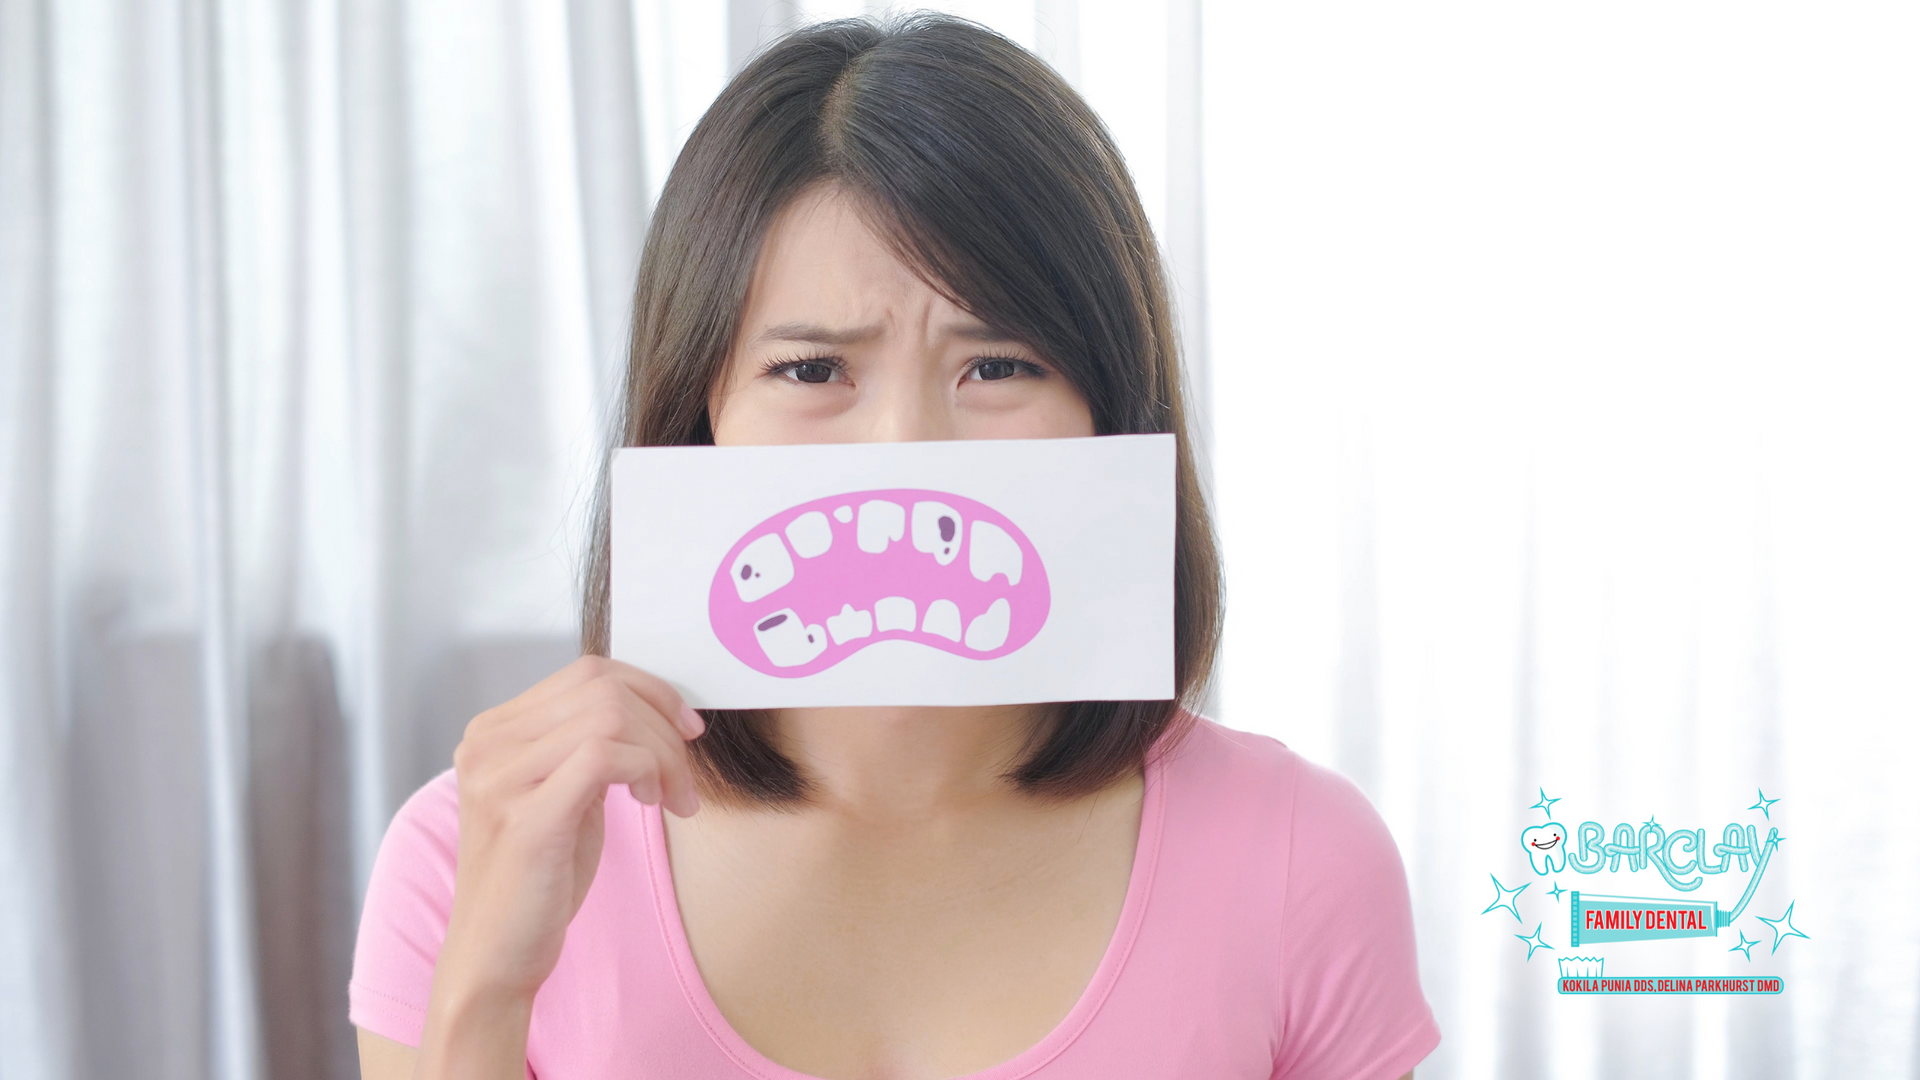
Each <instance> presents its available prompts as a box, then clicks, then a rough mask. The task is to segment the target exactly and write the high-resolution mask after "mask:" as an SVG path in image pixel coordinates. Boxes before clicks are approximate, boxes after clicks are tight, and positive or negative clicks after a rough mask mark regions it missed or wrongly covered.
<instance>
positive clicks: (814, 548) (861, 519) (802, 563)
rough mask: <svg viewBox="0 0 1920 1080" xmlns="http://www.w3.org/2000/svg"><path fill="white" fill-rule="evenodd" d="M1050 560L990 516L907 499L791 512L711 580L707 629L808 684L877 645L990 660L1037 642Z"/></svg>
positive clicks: (756, 531)
mask: <svg viewBox="0 0 1920 1080" xmlns="http://www.w3.org/2000/svg"><path fill="white" fill-rule="evenodd" d="M1052 596H1053V594H1052V591H1051V590H1050V589H1049V588H1048V586H1047V570H1046V567H1044V566H1042V565H1041V563H1040V553H1039V552H1038V551H1035V550H1034V547H1033V543H1032V542H1031V541H1029V540H1028V539H1027V537H1026V534H1025V533H1023V532H1021V531H1020V529H1019V527H1018V526H1016V525H1014V523H1013V522H1011V521H1009V520H1007V518H1006V516H1005V515H1004V514H1001V513H1000V512H999V511H997V510H994V509H993V508H992V507H990V506H986V505H983V504H981V503H978V502H975V501H974V500H972V499H968V498H963V497H961V496H959V495H951V494H947V493H945V492H940V491H919V490H915V489H911V488H888V489H885V490H880V491H857V492H852V493H849V494H846V495H834V496H831V497H829V498H825V499H815V500H813V501H812V502H808V503H802V504H800V505H799V506H795V507H792V508H791V509H787V510H782V511H781V512H780V513H778V514H775V515H773V516H772V517H770V518H768V519H767V520H765V521H763V522H761V523H760V524H759V525H756V526H754V528H753V529H751V530H749V531H748V533H747V535H746V536H744V537H742V538H741V539H740V540H739V542H738V543H736V544H734V545H733V549H732V550H731V551H728V552H727V557H726V558H725V559H722V560H721V562H720V566H719V568H718V569H717V570H715V571H714V575H713V586H712V588H711V589H710V590H709V591H708V597H707V617H708V619H709V620H710V621H711V622H712V624H713V632H714V634H715V635H716V636H718V637H719V639H720V643H721V644H722V645H725V646H726V647H727V651H728V652H730V653H732V654H733V655H734V656H735V657H737V658H739V660H740V661H741V662H742V663H744V664H746V665H747V666H748V667H750V668H752V669H754V670H755V671H759V672H763V673H765V674H768V675H778V676H780V677H782V678H798V677H800V676H804V675H812V674H814V673H816V672H820V671H825V670H826V669H828V668H830V667H832V666H834V665H835V664H838V663H839V662H840V661H842V660H845V659H846V658H847V657H849V656H852V655H853V654H854V653H856V652H859V651H860V650H861V649H864V648H866V647H867V646H868V645H871V644H873V643H874V642H876V641H886V640H889V639H894V638H897V639H900V640H904V641H917V642H919V643H920V644H922V645H931V646H933V647H934V648H936V649H944V650H946V651H947V652H950V653H954V654H956V655H959V656H968V657H973V658H975V659H979V660H990V659H992V658H994V657H996V656H1005V655H1006V654H1008V653H1010V652H1013V651H1014V650H1015V649H1018V648H1020V647H1021V646H1023V645H1025V644H1026V643H1027V642H1029V641H1032V640H1033V637H1034V635H1035V634H1038V633H1039V632H1040V627H1041V626H1043V625H1045V623H1046V621H1047V611H1048V608H1049V606H1050V605H1051V603H1052Z"/></svg>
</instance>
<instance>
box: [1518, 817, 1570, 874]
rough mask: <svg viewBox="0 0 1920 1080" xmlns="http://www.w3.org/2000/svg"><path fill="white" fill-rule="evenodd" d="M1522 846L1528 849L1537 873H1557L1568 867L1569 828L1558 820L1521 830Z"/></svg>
mask: <svg viewBox="0 0 1920 1080" xmlns="http://www.w3.org/2000/svg"><path fill="white" fill-rule="evenodd" d="M1520 846H1521V847H1523V848H1526V849H1527V861H1528V862H1530V863H1532V864H1533V872H1534V873H1536V874H1540V875H1542V876H1545V875H1546V874H1548V873H1555V874H1557V873H1560V872H1561V871H1563V870H1565V869H1566V868H1567V830H1566V829H1565V828H1564V827H1562V826H1561V824H1560V823H1559V822H1557V821H1549V822H1547V823H1546V824H1545V825H1537V826H1535V827H1533V828H1531V829H1523V830H1521V833H1520Z"/></svg>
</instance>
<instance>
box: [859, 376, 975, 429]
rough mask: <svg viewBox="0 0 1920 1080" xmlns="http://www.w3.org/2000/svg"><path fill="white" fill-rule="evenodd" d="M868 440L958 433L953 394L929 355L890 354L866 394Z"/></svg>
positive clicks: (863, 406)
mask: <svg viewBox="0 0 1920 1080" xmlns="http://www.w3.org/2000/svg"><path fill="white" fill-rule="evenodd" d="M860 408H861V410H862V411H863V412H865V413H866V415H865V417H864V418H863V419H864V423H863V424H862V428H863V437H864V441H867V442H923V441H927V440H933V439H951V438H953V437H954V432H955V425H954V416H953V395H951V394H948V393H946V386H945V385H944V383H943V382H942V380H941V376H940V375H939V373H938V367H937V364H936V361H935V359H934V358H932V357H925V356H899V357H893V358H890V362H888V363H887V364H885V365H883V366H882V368H881V372H880V373H879V374H878V375H877V376H876V377H875V378H874V379H873V381H872V383H871V384H870V393H869V394H867V395H863V397H862V400H861V402H860Z"/></svg>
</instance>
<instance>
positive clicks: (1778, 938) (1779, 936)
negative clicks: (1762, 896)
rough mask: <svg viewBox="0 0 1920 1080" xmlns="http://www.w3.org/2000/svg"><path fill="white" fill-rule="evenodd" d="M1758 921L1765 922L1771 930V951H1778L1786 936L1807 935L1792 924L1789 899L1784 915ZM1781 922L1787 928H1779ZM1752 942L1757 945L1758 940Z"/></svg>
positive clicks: (1791, 905) (1791, 907)
mask: <svg viewBox="0 0 1920 1080" xmlns="http://www.w3.org/2000/svg"><path fill="white" fill-rule="evenodd" d="M1760 921H1761V922H1763V923H1766V924H1767V928H1768V929H1770V930H1772V931H1773V952H1779V951H1780V943H1781V942H1782V941H1785V940H1786V939H1787V938H1790V937H1797V938H1803V937H1807V935H1805V934H1803V933H1801V932H1800V931H1799V929H1798V928H1796V927H1795V926H1794V925H1793V903H1792V902H1791V901H1789V902H1788V903H1787V913H1786V914H1785V915H1782V916H1780V917H1779V918H1777V919H1761V920H1760ZM1781 923H1785V924H1786V926H1787V928H1786V929H1785V930H1782V929H1780V924H1781ZM1807 940H1808V941H1812V940H1813V939H1812V938H1807ZM1754 944H1756V945H1758V944H1759V942H1757V941H1756V942H1754Z"/></svg>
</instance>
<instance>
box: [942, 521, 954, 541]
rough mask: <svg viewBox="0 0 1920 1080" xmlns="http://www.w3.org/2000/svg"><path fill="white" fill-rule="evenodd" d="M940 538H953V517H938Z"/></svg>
mask: <svg viewBox="0 0 1920 1080" xmlns="http://www.w3.org/2000/svg"><path fill="white" fill-rule="evenodd" d="M940 539H942V540H951V539H953V519H952V518H950V517H943V518H941V519H940Z"/></svg>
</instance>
